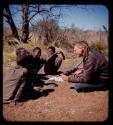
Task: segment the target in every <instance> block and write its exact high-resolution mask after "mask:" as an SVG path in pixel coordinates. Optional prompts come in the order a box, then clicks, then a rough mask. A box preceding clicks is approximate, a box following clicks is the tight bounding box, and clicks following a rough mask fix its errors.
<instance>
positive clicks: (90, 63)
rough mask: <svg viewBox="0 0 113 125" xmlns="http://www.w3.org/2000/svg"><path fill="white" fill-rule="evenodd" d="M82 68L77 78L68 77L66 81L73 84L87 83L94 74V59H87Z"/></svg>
mask: <svg viewBox="0 0 113 125" xmlns="http://www.w3.org/2000/svg"><path fill="white" fill-rule="evenodd" d="M83 68H84V70H83V73H82V74H81V75H80V76H79V77H77V76H76V75H75V76H69V80H68V81H69V82H75V83H87V82H88V81H89V80H90V78H91V77H92V75H93V73H94V72H95V59H94V58H93V57H89V58H88V59H87V60H86V62H85V63H84V67H83Z"/></svg>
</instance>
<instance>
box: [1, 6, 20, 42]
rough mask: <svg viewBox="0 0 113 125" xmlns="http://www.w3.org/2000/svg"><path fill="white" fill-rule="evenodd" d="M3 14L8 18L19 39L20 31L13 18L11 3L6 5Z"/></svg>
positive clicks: (14, 33) (15, 35)
mask: <svg viewBox="0 0 113 125" xmlns="http://www.w3.org/2000/svg"><path fill="white" fill-rule="evenodd" d="M3 16H4V17H5V18H6V22H7V23H8V24H9V25H10V28H11V30H12V34H13V35H14V37H16V38H17V39H18V40H19V35H18V31H17V28H16V25H15V23H14V20H13V18H12V15H11V11H10V8H9V5H7V4H6V5H5V6H4V11H3Z"/></svg>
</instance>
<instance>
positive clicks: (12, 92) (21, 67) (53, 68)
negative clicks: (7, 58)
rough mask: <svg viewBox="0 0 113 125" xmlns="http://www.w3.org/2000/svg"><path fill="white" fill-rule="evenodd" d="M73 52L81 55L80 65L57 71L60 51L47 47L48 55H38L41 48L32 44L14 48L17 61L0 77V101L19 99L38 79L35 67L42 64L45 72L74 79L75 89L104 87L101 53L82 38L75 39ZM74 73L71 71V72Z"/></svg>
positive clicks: (105, 69) (105, 67)
mask: <svg viewBox="0 0 113 125" xmlns="http://www.w3.org/2000/svg"><path fill="white" fill-rule="evenodd" d="M74 54H76V55H78V57H82V58H83V60H82V62H83V69H79V68H76V67H73V68H72V69H70V70H67V71H66V72H58V69H59V68H60V66H61V63H62V61H63V60H64V59H65V56H64V53H63V52H62V51H57V52H56V50H55V47H53V46H50V47H49V48H48V58H47V59H44V58H42V57H41V49H40V48H39V47H35V48H34V49H33V51H32V52H31V53H30V52H29V51H27V50H26V49H25V48H18V49H17V50H16V62H17V65H16V66H15V67H12V68H11V69H9V70H8V72H7V73H6V75H5V76H4V77H3V103H10V102H14V103H17V102H21V101H22V99H23V97H24V96H25V95H27V96H29V93H30V92H32V91H33V86H34V85H35V83H38V80H39V75H38V71H39V70H40V69H41V67H42V66H44V72H45V75H58V74H59V75H60V76H61V78H62V79H63V80H64V81H68V82H71V83H75V86H74V89H75V90H77V91H79V92H80V91H87V90H106V89H108V61H107V59H106V58H105V57H104V55H103V54H102V53H101V52H99V51H97V50H94V49H92V48H91V47H89V45H88V44H87V42H86V41H79V42H76V44H75V45H74ZM72 73H74V74H72Z"/></svg>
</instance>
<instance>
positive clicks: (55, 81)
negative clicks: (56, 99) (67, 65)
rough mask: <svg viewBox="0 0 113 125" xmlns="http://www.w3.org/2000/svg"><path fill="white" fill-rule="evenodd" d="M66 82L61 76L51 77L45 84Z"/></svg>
mask: <svg viewBox="0 0 113 125" xmlns="http://www.w3.org/2000/svg"><path fill="white" fill-rule="evenodd" d="M63 82H64V80H63V79H62V77H60V76H51V77H50V78H49V79H48V80H45V83H63Z"/></svg>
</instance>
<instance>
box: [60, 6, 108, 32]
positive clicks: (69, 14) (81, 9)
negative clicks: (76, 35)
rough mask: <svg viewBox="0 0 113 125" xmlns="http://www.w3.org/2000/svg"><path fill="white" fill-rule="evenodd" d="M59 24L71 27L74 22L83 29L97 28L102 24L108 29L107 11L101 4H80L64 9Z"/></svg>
mask: <svg viewBox="0 0 113 125" xmlns="http://www.w3.org/2000/svg"><path fill="white" fill-rule="evenodd" d="M63 13H64V14H65V15H64V16H63V17H62V19H60V26H62V27H63V26H65V27H71V26H72V24H74V25H75V26H76V27H79V28H81V29H83V30H88V29H94V30H99V29H100V28H101V27H102V25H105V26H106V27H107V29H108V25H109V24H108V23H109V11H108V9H107V8H106V6H103V5H85V6H84V5H81V6H74V7H71V8H69V9H64V10H63Z"/></svg>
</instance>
